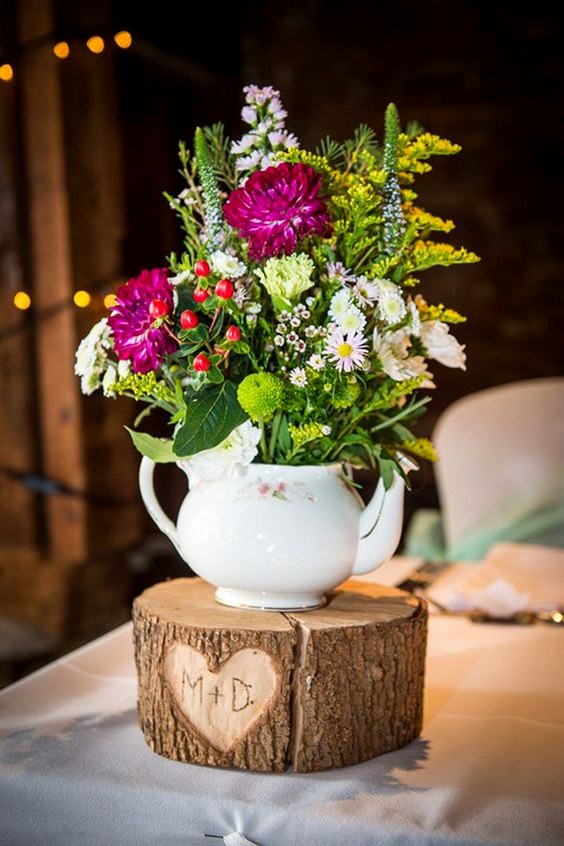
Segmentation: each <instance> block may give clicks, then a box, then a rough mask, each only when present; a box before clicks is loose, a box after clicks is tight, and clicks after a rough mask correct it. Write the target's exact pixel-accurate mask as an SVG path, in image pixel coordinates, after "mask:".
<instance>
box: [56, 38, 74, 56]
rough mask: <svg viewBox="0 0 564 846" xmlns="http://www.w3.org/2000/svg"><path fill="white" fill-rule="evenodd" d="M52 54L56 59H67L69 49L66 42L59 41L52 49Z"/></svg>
mask: <svg viewBox="0 0 564 846" xmlns="http://www.w3.org/2000/svg"><path fill="white" fill-rule="evenodd" d="M53 53H54V54H55V56H56V57H57V58H58V59H67V58H68V56H69V53H70V47H69V45H68V44H67V42H66V41H59V42H58V43H57V44H55V46H54V47H53Z"/></svg>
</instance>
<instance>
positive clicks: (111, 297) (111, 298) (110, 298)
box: [104, 294, 116, 308]
mask: <svg viewBox="0 0 564 846" xmlns="http://www.w3.org/2000/svg"><path fill="white" fill-rule="evenodd" d="M115 304H116V295H115V294H106V296H105V297H104V305H105V306H106V308H113V306H115Z"/></svg>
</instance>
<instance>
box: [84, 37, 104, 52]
mask: <svg viewBox="0 0 564 846" xmlns="http://www.w3.org/2000/svg"><path fill="white" fill-rule="evenodd" d="M86 46H87V47H88V49H89V50H90V51H91V52H92V53H101V52H102V50H103V49H104V39H103V38H101V37H100V36H99V35H93V36H92V38H89V39H88V41H87V42H86Z"/></svg>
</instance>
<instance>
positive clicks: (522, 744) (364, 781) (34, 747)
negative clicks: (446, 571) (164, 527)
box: [0, 616, 564, 846]
mask: <svg viewBox="0 0 564 846" xmlns="http://www.w3.org/2000/svg"><path fill="white" fill-rule="evenodd" d="M563 658H564V631H563V630H562V629H559V628H557V627H554V628H549V627H547V626H541V625H535V626H533V627H517V626H503V625H477V624H473V623H471V622H469V621H467V620H466V619H463V618H455V617H442V616H435V617H433V618H432V619H431V624H430V643H429V652H428V667H427V682H426V712H425V713H426V716H425V723H424V729H423V733H422V736H421V738H420V739H419V740H417V741H415V742H414V743H412V744H411V745H409V746H408V747H406V748H405V749H401V750H399V751H397V752H393V753H390V754H388V755H384V756H382V757H380V758H376V759H374V760H372V761H368V762H366V763H364V764H359V765H357V766H354V767H348V768H345V769H341V770H333V771H329V772H322V773H311V774H295V773H292V772H287V773H284V774H277V775H270V774H258V773H246V772H241V771H236V770H219V769H211V768H205V767H198V766H192V765H187V764H180V763H177V762H173V761H168V760H165V759H163V758H159V757H158V756H157V755H155V754H153V753H152V752H150V751H149V749H148V748H147V747H146V746H145V743H144V740H143V737H142V734H141V732H140V730H139V728H138V727H137V722H136V713H135V699H136V681H135V669H134V664H133V650H132V634H131V627H130V625H129V624H128V625H125V626H122V627H121V628H119V629H116V630H115V631H114V632H112V633H110V634H109V635H106V636H105V637H103V638H101V639H99V640H97V641H94V642H93V643H91V644H89V645H88V646H86V647H83V648H82V649H80V650H78V651H77V652H74V653H72V654H70V655H68V656H66V657H65V658H63V659H61V660H59V661H57V662H56V663H54V664H52V665H50V666H49V667H47V668H44V669H43V670H40V671H39V672H37V673H35V674H34V675H32V676H30V677H28V678H27V679H24V680H22V681H21V682H18V683H17V684H15V685H13V686H12V687H10V688H8V689H6V690H5V691H3V692H2V693H1V694H0V843H2V844H3V846H35V844H38V846H39V845H40V846H67V845H68V846H82V844H92V845H93V846H114V844H115V846H145V844H147V846H149V844H150V845H151V846H193V844H194V846H195V845H196V844H198V846H213V844H214V843H221V842H222V841H221V840H213V839H210V838H208V837H204V834H213V835H226V834H228V833H229V832H233V831H242V832H244V833H245V834H246V836H247V837H248V838H249V839H251V840H253V841H255V842H256V843H258V844H260V846H298V844H307V846H331V844H339V846H371V844H374V846H376V844H378V846H380V844H386V846H388V844H396V846H409V844H418V846H421V844H425V846H429V844H433V846H435V844H436V846H439V844H441V846H444V844H460V845H461V846H462V844H464V846H479V844H503V846H552V844H554V846H556V844H559V846H562V844H564V697H563V694H564V673H563V672H562V670H563Z"/></svg>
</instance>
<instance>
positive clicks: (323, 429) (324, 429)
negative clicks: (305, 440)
mask: <svg viewBox="0 0 564 846" xmlns="http://www.w3.org/2000/svg"><path fill="white" fill-rule="evenodd" d="M331 432H332V429H331V426H322V427H321V434H322V435H325V436H327V435H330V434H331Z"/></svg>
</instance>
